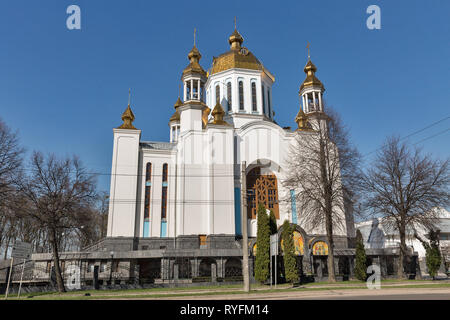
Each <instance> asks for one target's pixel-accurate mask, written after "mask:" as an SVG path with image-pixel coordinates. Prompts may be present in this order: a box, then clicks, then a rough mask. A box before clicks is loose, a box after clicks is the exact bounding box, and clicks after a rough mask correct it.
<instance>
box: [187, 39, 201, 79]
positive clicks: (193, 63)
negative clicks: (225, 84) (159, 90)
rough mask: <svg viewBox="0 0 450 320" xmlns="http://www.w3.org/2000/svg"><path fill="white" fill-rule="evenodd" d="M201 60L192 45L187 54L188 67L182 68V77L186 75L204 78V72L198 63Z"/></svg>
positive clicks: (198, 52) (197, 51)
mask: <svg viewBox="0 0 450 320" xmlns="http://www.w3.org/2000/svg"><path fill="white" fill-rule="evenodd" d="M201 58H202V55H201V53H200V51H199V50H198V49H197V47H196V46H195V44H194V46H193V47H192V49H191V51H189V53H188V59H189V65H188V66H187V67H186V68H184V70H183V74H182V77H184V76H186V75H188V74H199V75H201V76H203V77H206V72H205V70H203V68H202V66H201V65H200V63H199V61H200V59H201Z"/></svg>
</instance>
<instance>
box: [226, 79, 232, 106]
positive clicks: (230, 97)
mask: <svg viewBox="0 0 450 320" xmlns="http://www.w3.org/2000/svg"><path fill="white" fill-rule="evenodd" d="M227 99H228V111H231V106H232V96H231V82H228V83H227Z"/></svg>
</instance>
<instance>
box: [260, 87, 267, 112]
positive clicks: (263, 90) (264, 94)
mask: <svg viewBox="0 0 450 320" xmlns="http://www.w3.org/2000/svg"><path fill="white" fill-rule="evenodd" d="M261 93H262V101H263V102H262V103H263V113H264V114H266V88H265V87H264V85H262V87H261Z"/></svg>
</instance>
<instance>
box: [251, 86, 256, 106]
mask: <svg viewBox="0 0 450 320" xmlns="http://www.w3.org/2000/svg"><path fill="white" fill-rule="evenodd" d="M252 111H256V83H254V82H252Z"/></svg>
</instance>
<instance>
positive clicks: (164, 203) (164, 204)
mask: <svg viewBox="0 0 450 320" xmlns="http://www.w3.org/2000/svg"><path fill="white" fill-rule="evenodd" d="M167 167H168V165H167V163H164V164H163V174H162V195H161V220H162V221H163V220H164V221H165V220H166V218H167V173H168V172H167V171H168V169H167Z"/></svg>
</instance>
